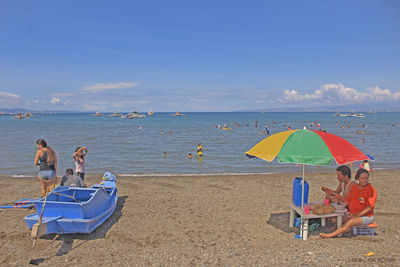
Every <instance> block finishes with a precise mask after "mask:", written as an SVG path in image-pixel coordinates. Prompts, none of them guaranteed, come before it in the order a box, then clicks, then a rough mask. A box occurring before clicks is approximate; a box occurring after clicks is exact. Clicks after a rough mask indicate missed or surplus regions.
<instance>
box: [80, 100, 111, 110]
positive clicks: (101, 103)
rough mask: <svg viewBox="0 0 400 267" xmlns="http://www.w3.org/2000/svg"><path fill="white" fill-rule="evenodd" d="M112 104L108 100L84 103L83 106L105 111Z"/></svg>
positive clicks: (88, 108)
mask: <svg viewBox="0 0 400 267" xmlns="http://www.w3.org/2000/svg"><path fill="white" fill-rule="evenodd" d="M109 106H110V104H109V103H108V102H107V101H96V102H90V103H89V104H84V105H83V107H84V108H85V109H86V110H90V111H104V110H107V109H108V107H109Z"/></svg>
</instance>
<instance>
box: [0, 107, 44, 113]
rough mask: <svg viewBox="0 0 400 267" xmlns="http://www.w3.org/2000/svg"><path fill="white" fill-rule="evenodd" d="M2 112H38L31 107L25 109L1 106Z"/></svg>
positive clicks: (0, 110)
mask: <svg viewBox="0 0 400 267" xmlns="http://www.w3.org/2000/svg"><path fill="white" fill-rule="evenodd" d="M0 112H3V113H27V112H31V113H33V112H37V111H33V110H29V109H24V108H0Z"/></svg>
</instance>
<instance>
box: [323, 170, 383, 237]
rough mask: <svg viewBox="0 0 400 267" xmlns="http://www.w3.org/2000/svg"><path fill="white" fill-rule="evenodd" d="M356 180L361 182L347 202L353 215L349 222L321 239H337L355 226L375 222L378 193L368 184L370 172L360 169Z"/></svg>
mask: <svg viewBox="0 0 400 267" xmlns="http://www.w3.org/2000/svg"><path fill="white" fill-rule="evenodd" d="M355 178H356V180H359V184H358V185H355V186H353V187H352V188H351V190H350V194H349V195H348V196H347V201H346V204H348V209H349V211H350V213H351V216H350V218H349V220H348V221H347V222H346V223H345V224H344V226H342V227H340V228H339V229H337V230H336V231H334V232H333V233H330V234H325V233H321V234H319V237H335V236H338V235H340V234H343V233H345V232H348V231H350V230H351V229H352V227H353V226H359V225H368V224H370V223H372V222H373V221H374V206H375V202H376V191H375V188H374V187H373V186H372V185H371V184H370V183H368V178H369V172H368V171H367V170H366V169H359V170H358V171H357V174H356V177H355Z"/></svg>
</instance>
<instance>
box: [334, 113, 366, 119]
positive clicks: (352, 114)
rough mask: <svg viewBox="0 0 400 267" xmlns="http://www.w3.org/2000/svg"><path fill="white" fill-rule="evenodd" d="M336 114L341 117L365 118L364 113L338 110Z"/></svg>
mask: <svg viewBox="0 0 400 267" xmlns="http://www.w3.org/2000/svg"><path fill="white" fill-rule="evenodd" d="M334 115H335V116H339V117H358V118H365V115H364V114H363V113H338V112H336V113H335V114H334Z"/></svg>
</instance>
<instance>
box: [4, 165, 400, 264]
mask: <svg viewBox="0 0 400 267" xmlns="http://www.w3.org/2000/svg"><path fill="white" fill-rule="evenodd" d="M296 175H297V173H296V172H292V173H291V174H286V173H285V174H259V175H224V176H215V175H208V176H199V177H196V176H184V177H170V176H169V177H165V176H164V177H155V176H147V177H135V178H134V179H132V178H131V177H120V176H118V177H117V187H118V190H119V196H120V197H119V200H118V206H117V209H116V211H115V213H114V214H113V215H112V216H111V217H110V218H109V219H108V220H107V221H106V222H105V223H104V224H103V225H101V226H100V227H99V228H98V229H97V230H95V231H94V232H93V233H91V234H88V235H85V234H74V235H63V236H61V237H58V238H57V239H56V240H55V241H53V242H52V239H53V238H54V236H48V237H42V238H39V239H38V240H37V243H36V246H35V250H34V256H33V258H34V259H39V258H40V259H43V262H41V263H40V266H54V265H56V266H59V265H67V266H87V265H93V264H95V265H99V266H102V265H110V264H113V265H116V266H149V265H155V266H165V265H167V266H177V265H178V266H190V265H195V266H199V265H202V266H204V265H212V266H215V265H217V266H238V265H245V266H250V265H251V266H293V265H294V266H298V265H302V266H336V265H338V266H349V265H350V266H351V265H353V266H354V265H356V264H359V263H360V262H362V263H363V264H364V265H365V264H368V263H370V264H371V265H373V264H374V263H375V264H376V263H380V265H381V264H382V265H396V264H400V255H399V253H398V242H399V240H400V225H399V224H398V219H399V218H400V207H399V206H398V205H397V203H398V199H397V191H398V188H399V187H400V179H399V177H400V170H388V171H386V170H385V171H374V172H373V174H372V175H371V183H372V184H373V185H374V186H375V188H376V190H377V192H378V200H377V205H376V208H375V218H376V223H378V224H379V227H378V228H377V231H376V232H377V234H378V235H377V236H352V235H350V236H344V237H340V238H333V239H320V238H318V237H317V232H313V233H310V236H309V240H307V241H304V240H298V239H295V238H294V235H295V233H296V232H298V228H289V226H288V223H289V222H288V218H289V204H290V201H291V196H292V184H293V178H294V177H296ZM100 177H101V176H100ZM307 177H308V178H307V181H308V182H309V184H310V191H309V202H312V201H317V200H320V199H321V198H322V197H323V192H322V191H321V189H320V188H321V186H322V185H325V186H328V187H334V186H336V185H337V180H336V174H335V172H331V173H307ZM99 180H100V178H99V176H97V175H87V177H85V182H87V183H88V185H89V186H91V185H92V184H94V183H98V182H99ZM39 195H40V185H39V182H38V181H37V179H36V178H35V177H31V178H28V179H16V178H12V177H10V176H8V177H3V178H2V179H0V203H6V202H12V201H16V200H18V199H21V198H26V197H38V196H39ZM31 213H34V210H0V214H1V217H0V218H1V219H0V242H1V243H2V249H1V250H2V253H1V254H0V264H1V265H3V266H21V265H25V264H27V263H28V262H29V260H30V258H29V257H30V253H27V252H30V251H31V247H32V241H33V239H32V238H31V237H30V231H29V229H28V228H27V226H26V225H25V222H24V221H23V218H24V216H26V215H28V214H31ZM10 226H12V227H10ZM328 226H329V224H328ZM322 230H323V231H329V229H328V228H322ZM371 251H372V252H374V253H375V255H373V256H366V254H367V253H368V252H371ZM374 260H375V262H374Z"/></svg>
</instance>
